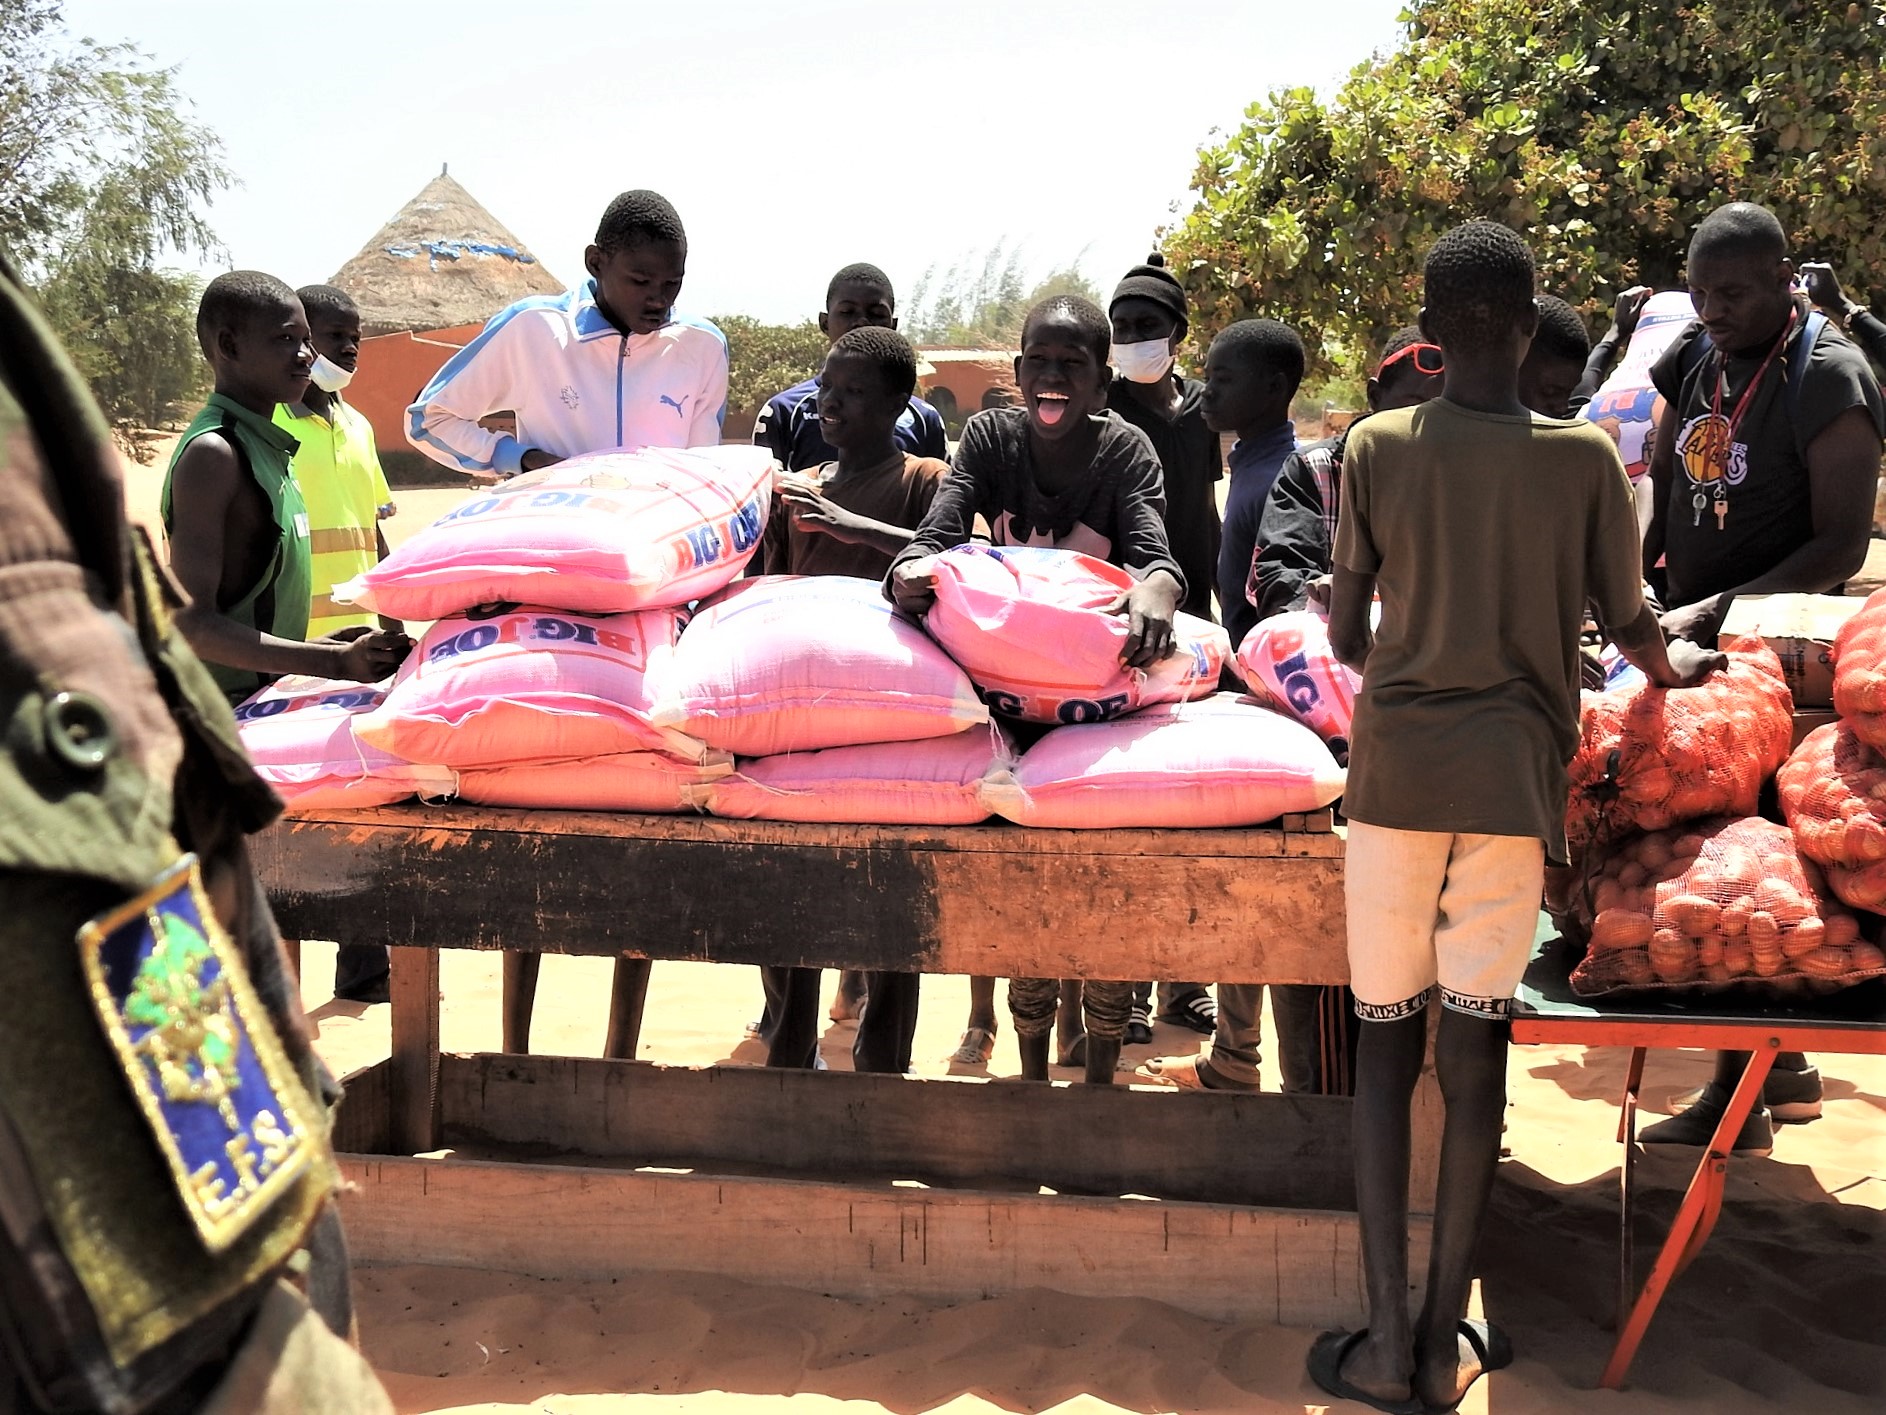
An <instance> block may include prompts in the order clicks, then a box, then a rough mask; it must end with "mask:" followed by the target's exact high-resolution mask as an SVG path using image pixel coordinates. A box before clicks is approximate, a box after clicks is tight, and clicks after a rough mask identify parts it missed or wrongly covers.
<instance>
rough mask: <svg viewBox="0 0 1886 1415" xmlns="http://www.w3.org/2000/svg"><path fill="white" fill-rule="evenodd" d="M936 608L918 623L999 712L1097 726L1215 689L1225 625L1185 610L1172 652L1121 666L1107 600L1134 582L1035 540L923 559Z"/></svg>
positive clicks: (1227, 648) (1118, 634)
mask: <svg viewBox="0 0 1886 1415" xmlns="http://www.w3.org/2000/svg"><path fill="white" fill-rule="evenodd" d="M922 563H924V564H926V565H927V567H928V568H930V569H931V570H932V571H933V572H934V573H935V575H936V603H935V605H934V606H933V607H932V608H931V609H930V612H929V613H928V614H926V615H925V616H924V621H923V627H924V628H925V629H927V630H928V631H929V632H930V635H931V637H932V638H934V639H935V640H936V641H937V642H938V643H939V644H941V645H942V646H943V647H944V648H945V649H947V650H948V651H949V655H950V657H951V658H953V659H955V660H956V661H957V662H958V663H960V664H961V665H962V666H963V668H964V670H965V671H966V672H967V673H968V674H969V676H970V678H971V679H973V680H974V681H975V684H976V687H977V688H979V689H980V690H981V691H982V696H983V699H984V701H986V702H987V703H988V704H989V710H990V711H991V712H993V713H994V714H995V715H996V716H997V717H1008V718H1015V719H1018V720H1020V721H1023V722H1044V723H1078V722H1104V721H1107V720H1108V719H1110V718H1115V717H1120V716H1123V715H1124V714H1126V713H1129V712H1132V711H1133V710H1134V709H1136V708H1141V707H1145V706H1147V705H1148V704H1150V703H1169V702H1177V701H1180V700H1181V699H1185V698H1198V697H1204V696H1206V695H1207V694H1210V693H1213V692H1216V691H1217V689H1218V679H1219V674H1220V673H1221V672H1222V671H1223V669H1224V666H1225V660H1226V659H1227V658H1229V657H1230V654H1231V642H1230V640H1229V639H1228V638H1226V637H1225V631H1224V630H1223V629H1221V628H1220V627H1219V626H1218V625H1216V624H1213V623H1211V622H1210V621H1209V620H1205V619H1199V618H1197V617H1195V616H1193V615H1190V614H1185V613H1183V612H1181V613H1179V614H1177V615H1176V616H1174V618H1173V641H1174V642H1173V648H1174V652H1173V653H1171V654H1170V655H1168V656H1167V657H1166V658H1164V659H1162V660H1160V661H1159V662H1158V663H1156V664H1154V665H1153V666H1152V667H1151V668H1149V669H1146V670H1144V671H1142V670H1140V669H1134V668H1126V667H1123V666H1122V665H1121V662H1120V653H1121V650H1122V649H1123V648H1124V647H1125V645H1126V637H1127V632H1128V628H1127V622H1126V616H1125V615H1124V614H1110V613H1108V612H1107V611H1108V607H1109V606H1110V605H1112V604H1113V603H1114V602H1115V601H1116V600H1118V599H1119V597H1120V596H1121V595H1122V594H1124V593H1125V592H1126V591H1127V590H1130V589H1131V588H1132V587H1133V584H1134V580H1133V577H1132V576H1131V575H1129V574H1128V573H1127V572H1126V571H1124V570H1122V569H1120V568H1119V567H1118V566H1114V565H1109V564H1107V563H1106V562H1105V561H1104V560H1096V559H1094V558H1093V557H1092V556H1090V555H1082V554H1080V553H1079V552H1077V551H1072V550H1054V549H1050V548H1047V547H1042V546H1019V547H1018V546H992V545H959V546H957V547H956V548H955V549H953V550H946V551H944V552H943V553H942V554H940V555H935V556H931V557H930V558H929V559H928V560H927V561H926V562H922Z"/></svg>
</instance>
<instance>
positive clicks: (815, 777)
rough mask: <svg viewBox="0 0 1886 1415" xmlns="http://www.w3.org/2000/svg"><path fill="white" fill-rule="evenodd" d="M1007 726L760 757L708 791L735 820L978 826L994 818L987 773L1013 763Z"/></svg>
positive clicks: (711, 805)
mask: <svg viewBox="0 0 1886 1415" xmlns="http://www.w3.org/2000/svg"><path fill="white" fill-rule="evenodd" d="M1009 750H1010V749H1009V747H1008V744H1007V742H1006V741H1005V740H1004V739H1003V737H1002V735H1001V729H1000V728H998V727H995V726H993V725H991V726H990V727H989V729H988V730H987V731H970V732H958V733H956V734H955V735H954V736H950V737H932V738H930V739H929V740H927V741H923V742H877V743H873V744H871V745H869V746H864V747H832V748H830V749H829V750H826V751H823V752H794V753H791V754H789V755H786V756H781V757H755V758H754V759H753V760H751V761H743V762H741V763H740V769H739V771H738V772H737V773H735V774H734V775H732V776H726V777H722V778H721V779H720V780H718V781H716V782H715V783H714V784H713V785H712V786H710V787H709V788H708V790H707V792H706V801H707V809H708V810H709V811H710V812H711V813H713V814H714V815H717V816H727V817H729V818H731V819H734V820H763V821H840V822H849V823H855V824H859V825H974V824H975V823H976V822H977V821H982V820H987V819H988V818H989V808H988V807H987V806H985V805H984V804H983V803H982V779H983V778H984V777H985V776H987V775H988V774H989V773H990V772H991V771H993V770H995V769H996V768H998V767H1002V766H1007V765H1008V764H1009Z"/></svg>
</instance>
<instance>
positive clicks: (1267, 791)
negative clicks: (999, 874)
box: [982, 693, 1345, 830]
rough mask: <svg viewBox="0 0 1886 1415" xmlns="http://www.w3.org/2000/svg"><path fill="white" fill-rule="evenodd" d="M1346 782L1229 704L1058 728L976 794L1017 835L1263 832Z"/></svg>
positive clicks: (1302, 733)
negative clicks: (1170, 829)
mask: <svg viewBox="0 0 1886 1415" xmlns="http://www.w3.org/2000/svg"><path fill="white" fill-rule="evenodd" d="M1344 779H1345V773H1344V772H1343V769H1342V768H1341V767H1339V766H1337V765H1336V759H1335V758H1334V757H1332V756H1331V755H1330V754H1329V748H1328V747H1325V746H1324V745H1323V744H1322V743H1321V742H1320V741H1318V740H1317V737H1316V734H1315V733H1314V732H1311V731H1310V729H1309V728H1307V727H1305V726H1303V724H1302V723H1299V722H1293V721H1291V720H1290V719H1289V718H1287V717H1284V716H1283V715H1281V714H1280V713H1275V712H1272V711H1271V710H1270V709H1269V708H1266V707H1261V706H1259V705H1258V704H1257V703H1255V702H1253V701H1252V700H1251V699H1249V698H1246V697H1241V696H1240V695H1238V694H1236V693H1217V694H1214V695H1213V696H1211V697H1209V698H1203V699H1200V700H1199V701H1197V702H1188V703H1162V704H1160V705H1158V706H1156V707H1150V708H1145V709H1142V710H1141V711H1139V712H1136V713H1134V714H1133V715H1132V716H1130V717H1122V718H1118V719H1116V720H1115V721H1112V722H1094V723H1085V724H1080V725H1077V726H1072V727H1057V728H1055V729H1054V731H1052V732H1050V733H1048V735H1047V736H1045V737H1043V738H1042V739H1041V740H1040V741H1039V742H1037V743H1035V745H1034V746H1032V747H1030V748H1029V749H1028V750H1027V751H1026V752H1024V753H1023V754H1022V759H1021V761H1020V762H1019V763H1017V764H1016V766H1015V769H1014V770H1013V771H1012V772H1007V773H1005V772H1001V771H997V772H995V773H993V774H992V775H991V776H990V777H989V779H988V781H987V782H985V783H984V785H983V790H982V799H983V801H984V802H985V803H986V804H987V805H988V807H989V809H990V810H992V811H994V812H995V813H996V814H997V815H999V816H1002V817H1004V818H1005V819H1008V820H1012V821H1014V822H1016V823H1017V824H1018V825H1033V826H1052V827H1059V828H1063V829H1074V830H1094V829H1103V828H1106V827H1111V826H1143V827H1155V826H1159V827H1163V826H1177V827H1205V826H1243V825H1261V824H1263V823H1264V822H1266V821H1272V820H1275V819H1277V817H1278V816H1281V815H1283V814H1284V813H1285V812H1287V811H1314V810H1318V809H1320V808H1321V807H1323V806H1327V805H1328V804H1329V803H1330V802H1331V801H1334V800H1335V799H1336V798H1337V797H1338V796H1340V795H1342V790H1343V782H1344Z"/></svg>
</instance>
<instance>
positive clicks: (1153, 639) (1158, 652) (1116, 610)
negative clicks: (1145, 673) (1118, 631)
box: [1107, 570, 1179, 668]
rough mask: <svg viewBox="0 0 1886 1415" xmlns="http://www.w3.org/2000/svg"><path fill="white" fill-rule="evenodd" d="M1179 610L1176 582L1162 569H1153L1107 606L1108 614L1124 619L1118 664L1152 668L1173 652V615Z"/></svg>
mask: <svg viewBox="0 0 1886 1415" xmlns="http://www.w3.org/2000/svg"><path fill="white" fill-rule="evenodd" d="M1178 610H1179V582H1178V581H1177V580H1175V579H1173V578H1172V576H1170V575H1168V574H1167V573H1166V572H1165V571H1164V570H1155V571H1153V573H1152V574H1150V575H1148V576H1147V577H1146V578H1145V579H1143V580H1141V581H1140V582H1139V583H1138V584H1136V585H1134V586H1133V588H1132V589H1130V590H1128V591H1127V592H1126V593H1125V594H1123V595H1121V596H1120V597H1119V598H1118V599H1117V600H1115V601H1114V602H1113V603H1112V604H1111V605H1110V606H1108V609H1107V612H1108V613H1109V614H1124V615H1125V616H1126V644H1125V645H1124V646H1123V647H1122V648H1121V650H1120V662H1122V663H1124V664H1125V665H1126V666H1127V667H1128V668H1151V667H1152V666H1153V665H1154V664H1155V663H1157V662H1159V660H1160V659H1162V658H1165V657H1167V656H1168V655H1170V654H1171V653H1172V616H1173V615H1174V614H1176V613H1178Z"/></svg>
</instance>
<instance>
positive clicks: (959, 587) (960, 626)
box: [924, 545, 1344, 829]
mask: <svg viewBox="0 0 1886 1415" xmlns="http://www.w3.org/2000/svg"><path fill="white" fill-rule="evenodd" d="M925 568H926V569H928V570H929V571H930V572H931V573H932V575H933V578H934V581H935V585H936V603H935V606H934V607H933V608H932V609H931V610H930V611H929V613H928V614H927V615H926V616H925V618H924V627H925V628H926V629H927V630H928V631H929V633H930V634H931V636H932V637H934V638H935V639H936V641H937V642H938V643H939V644H941V645H942V646H943V647H944V648H946V649H948V650H949V653H950V655H951V657H953V658H954V659H955V660H956V662H957V663H959V664H961V665H962V666H963V668H964V669H965V670H966V671H967V672H968V674H969V676H970V678H971V679H973V680H974V681H975V683H976V685H977V687H978V688H979V689H981V691H982V693H983V696H984V697H985V699H986V700H987V701H988V703H989V705H990V707H991V708H993V709H994V711H995V712H996V714H997V715H998V716H1000V717H1009V718H1013V719H1017V720H1020V721H1026V722H1034V723H1044V724H1053V727H1052V730H1051V731H1049V732H1047V733H1046V734H1045V735H1043V736H1042V737H1041V739H1040V740H1039V741H1038V742H1036V743H1035V745H1034V746H1032V747H1030V748H1029V749H1028V750H1027V751H1026V752H1024V753H1023V754H1022V755H1021V757H1020V759H1019V760H1018V761H1015V762H1014V763H1012V764H998V765H997V767H996V769H995V770H993V771H992V772H991V773H990V774H989V775H988V776H987V777H986V778H985V779H984V781H983V783H982V789H981V793H980V796H981V800H982V803H983V804H984V805H985V806H986V807H987V809H989V810H990V811H992V812H994V813H995V814H997V815H1000V816H1002V817H1003V818H1005V819H1007V820H1010V821H1014V822H1017V823H1018V824H1022V825H1032V826H1049V827H1060V828H1071V829H1089V828H1106V827H1126V826H1139V827H1210V826H1246V825H1257V824H1261V823H1263V822H1265V821H1270V820H1274V819H1276V818H1277V817H1278V816H1280V815H1283V814H1285V813H1287V812H1293V811H1310V810H1316V809H1319V808H1320V807H1323V806H1326V805H1328V804H1329V803H1330V802H1332V801H1334V800H1335V799H1336V798H1337V797H1338V796H1340V795H1341V794H1342V790H1343V783H1344V773H1343V771H1342V769H1341V767H1339V766H1338V765H1337V763H1336V761H1335V759H1334V758H1333V757H1332V756H1331V755H1330V751H1329V749H1328V748H1327V747H1326V746H1325V745H1324V744H1323V743H1322V742H1321V741H1319V740H1318V739H1317V737H1316V735H1315V734H1314V733H1313V732H1311V731H1310V730H1308V729H1307V728H1305V727H1303V726H1301V725H1300V724H1298V723H1296V722H1293V721H1291V720H1290V719H1288V718H1286V717H1283V716H1280V715H1279V714H1277V713H1275V712H1272V711H1270V710H1269V709H1268V708H1266V707H1264V706H1262V705H1260V704H1259V703H1258V702H1256V701H1254V700H1253V699H1251V698H1245V697H1240V696H1239V695H1237V694H1232V693H1219V692H1217V688H1218V682H1219V675H1220V672H1221V671H1222V669H1223V668H1224V666H1225V660H1226V658H1227V657H1228V655H1229V645H1228V642H1227V640H1226V637H1225V631H1224V630H1223V629H1222V628H1220V627H1219V626H1217V625H1215V624H1212V623H1209V622H1208V621H1206V620H1203V619H1198V618H1195V617H1193V616H1191V615H1188V614H1184V613H1181V614H1179V615H1178V616H1177V618H1176V620H1175V623H1174V629H1175V646H1174V651H1173V653H1172V654H1171V655H1170V656H1169V657H1167V658H1165V659H1164V660H1162V661H1161V662H1159V663H1157V664H1155V665H1154V666H1153V667H1152V668H1151V669H1149V670H1146V671H1143V672H1142V671H1140V670H1137V669H1129V668H1126V667H1124V666H1123V665H1122V663H1121V654H1122V650H1123V648H1124V645H1125V642H1126V638H1127V633H1128V626H1127V621H1126V618H1125V616H1124V615H1121V614H1117V613H1113V612H1111V611H1112V608H1113V606H1114V605H1115V604H1116V603H1117V602H1118V601H1119V600H1120V597H1121V596H1122V595H1123V594H1124V593H1125V592H1126V591H1127V590H1129V589H1131V588H1132V585H1133V581H1132V578H1131V577H1130V576H1129V575H1128V574H1127V573H1126V572H1125V571H1123V570H1120V569H1118V568H1116V567H1114V566H1111V565H1108V564H1105V563H1104V562H1102V561H1099V560H1095V559H1093V558H1091V557H1089V556H1085V555H1080V554H1078V553H1076V552H1073V551H1065V550H1052V549H1038V548H1026V549H1016V548H1006V547H1000V548H999V547H992V546H986V545H965V546H959V547H957V548H956V549H954V550H949V551H945V552H944V553H942V554H940V555H937V556H934V557H932V558H931V559H930V560H928V561H927V562H925Z"/></svg>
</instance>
